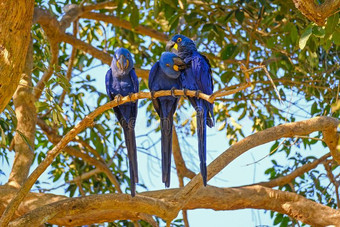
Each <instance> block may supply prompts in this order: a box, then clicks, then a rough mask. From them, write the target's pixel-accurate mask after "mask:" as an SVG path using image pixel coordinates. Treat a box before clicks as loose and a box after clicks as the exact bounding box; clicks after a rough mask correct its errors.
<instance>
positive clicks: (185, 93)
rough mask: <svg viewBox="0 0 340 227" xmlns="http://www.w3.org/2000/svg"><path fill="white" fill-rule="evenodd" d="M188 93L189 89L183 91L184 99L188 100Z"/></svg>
mask: <svg viewBox="0 0 340 227" xmlns="http://www.w3.org/2000/svg"><path fill="white" fill-rule="evenodd" d="M187 92H188V89H186V88H184V89H183V93H184V95H183V96H184V98H188V96H187Z"/></svg>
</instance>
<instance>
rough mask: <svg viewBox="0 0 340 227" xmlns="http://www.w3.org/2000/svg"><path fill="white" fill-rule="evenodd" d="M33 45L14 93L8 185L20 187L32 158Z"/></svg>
mask: <svg viewBox="0 0 340 227" xmlns="http://www.w3.org/2000/svg"><path fill="white" fill-rule="evenodd" d="M32 68H33V43H32V42H30V44H29V49H28V51H27V56H26V60H25V67H24V72H23V77H22V79H21V80H20V84H19V86H18V88H17V90H16V92H15V93H14V96H13V103H14V107H15V115H16V117H17V120H18V123H17V128H16V130H17V132H16V134H15V136H14V141H13V142H14V151H15V157H14V162H13V166H12V170H11V173H10V175H9V180H8V184H9V185H11V186H13V187H20V186H21V185H22V184H23V183H24V181H25V180H26V178H27V176H28V174H29V170H30V167H31V165H32V162H33V158H34V152H33V149H34V138H35V128H36V121H37V111H36V108H35V105H34V101H35V98H34V96H33V93H32V89H31V87H32V76H31V73H32Z"/></svg>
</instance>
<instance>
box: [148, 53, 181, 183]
mask: <svg viewBox="0 0 340 227" xmlns="http://www.w3.org/2000/svg"><path fill="white" fill-rule="evenodd" d="M183 67H185V64H184V62H183V61H182V60H181V59H180V58H179V57H178V56H177V55H176V54H173V53H170V52H165V53H163V54H162V56H161V58H160V60H159V62H156V64H155V65H154V66H153V67H152V69H151V71H150V74H149V89H150V91H159V90H171V89H182V86H181V82H180V75H181V72H180V70H181V69H183ZM178 100H179V98H178V97H174V96H163V97H158V98H156V99H153V100H152V103H153V105H154V108H155V110H156V112H157V113H158V115H159V117H160V119H161V145H162V181H163V183H165V186H166V187H169V186H170V172H171V151H172V126H173V115H174V113H175V111H176V108H177V103H178Z"/></svg>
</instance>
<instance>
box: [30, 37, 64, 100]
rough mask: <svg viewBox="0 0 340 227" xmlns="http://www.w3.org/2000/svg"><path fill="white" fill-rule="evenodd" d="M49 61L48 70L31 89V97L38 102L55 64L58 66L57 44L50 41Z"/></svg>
mask: <svg viewBox="0 0 340 227" xmlns="http://www.w3.org/2000/svg"><path fill="white" fill-rule="evenodd" d="M50 45H51V55H52V56H51V61H50V64H49V66H48V69H47V70H46V71H45V72H44V74H43V76H42V77H41V79H40V80H39V81H38V83H37V84H36V85H35V87H34V89H33V95H34V97H35V99H36V100H38V99H39V98H40V96H41V94H42V92H43V90H44V87H45V84H46V82H47V81H48V80H49V79H50V78H51V76H52V74H53V72H54V70H55V68H56V66H57V64H58V55H59V43H58V42H55V41H54V40H51V44H50Z"/></svg>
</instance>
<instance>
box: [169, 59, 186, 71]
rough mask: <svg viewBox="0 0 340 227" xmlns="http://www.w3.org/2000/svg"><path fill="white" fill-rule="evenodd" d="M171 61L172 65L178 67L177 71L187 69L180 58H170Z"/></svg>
mask: <svg viewBox="0 0 340 227" xmlns="http://www.w3.org/2000/svg"><path fill="white" fill-rule="evenodd" d="M172 60H173V61H174V65H177V66H178V69H179V70H183V69H186V68H187V65H186V64H185V62H184V61H183V60H182V59H181V58H180V57H174V58H172Z"/></svg>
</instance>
